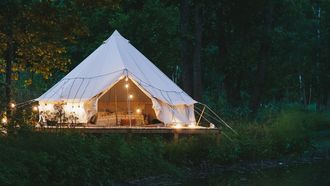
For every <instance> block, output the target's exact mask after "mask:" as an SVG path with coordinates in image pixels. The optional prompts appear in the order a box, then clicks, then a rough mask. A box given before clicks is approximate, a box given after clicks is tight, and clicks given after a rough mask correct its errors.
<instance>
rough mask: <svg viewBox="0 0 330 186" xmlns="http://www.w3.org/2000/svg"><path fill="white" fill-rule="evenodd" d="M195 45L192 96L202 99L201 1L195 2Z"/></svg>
mask: <svg viewBox="0 0 330 186" xmlns="http://www.w3.org/2000/svg"><path fill="white" fill-rule="evenodd" d="M194 16H195V46H194V61H193V62H194V63H193V84H194V85H193V90H194V92H193V93H194V94H193V95H194V98H195V99H196V100H199V101H201V100H202V92H203V85H202V61H201V59H202V56H201V55H202V38H203V5H202V3H201V2H197V3H196V4H195V10H194Z"/></svg>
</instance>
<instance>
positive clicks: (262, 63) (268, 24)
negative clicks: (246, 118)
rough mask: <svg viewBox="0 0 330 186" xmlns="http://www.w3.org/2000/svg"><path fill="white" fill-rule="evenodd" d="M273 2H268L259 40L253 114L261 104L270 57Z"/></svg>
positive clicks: (270, 0)
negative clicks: (262, 33) (261, 35)
mask: <svg viewBox="0 0 330 186" xmlns="http://www.w3.org/2000/svg"><path fill="white" fill-rule="evenodd" d="M273 7H274V5H273V0H268V4H267V7H266V11H265V23H264V24H265V32H264V36H263V38H262V40H261V46H260V50H259V53H260V60H259V63H258V65H257V74H256V80H255V84H254V87H253V95H252V102H251V108H252V111H253V113H256V111H257V110H258V108H259V106H260V103H261V97H262V93H261V91H262V88H263V86H264V80H265V74H266V65H267V62H268V61H269V57H270V49H271V38H270V34H271V29H272V22H273Z"/></svg>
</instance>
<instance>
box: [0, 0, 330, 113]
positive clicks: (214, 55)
mask: <svg viewBox="0 0 330 186" xmlns="http://www.w3.org/2000/svg"><path fill="white" fill-rule="evenodd" d="M115 29H117V30H118V31H119V32H120V33H121V34H122V35H123V36H124V37H126V38H128V39H129V40H130V42H131V43H132V44H133V45H134V46H135V47H136V48H137V49H138V50H140V51H141V52H142V53H143V54H144V55H145V56H146V57H148V58H149V59H150V60H151V61H152V62H153V63H154V64H156V66H158V67H159V68H160V69H161V70H162V71H164V72H165V74H167V75H168V76H169V77H170V78H171V79H173V80H174V81H175V82H176V83H178V84H179V85H180V86H181V87H182V88H183V89H184V90H185V91H186V92H187V93H188V94H190V95H191V96H193V97H194V98H195V99H196V100H198V101H201V102H204V103H206V104H209V105H210V106H211V107H213V108H214V109H215V110H217V111H218V112H220V113H222V114H225V115H226V116H227V117H231V116H232V117H247V116H249V117H250V116H253V117H254V116H257V115H256V114H257V113H258V112H257V111H260V110H263V109H265V108H276V107H278V106H280V105H283V104H302V105H305V106H306V107H309V108H311V109H315V110H323V109H326V108H329V106H330V86H329V85H330V73H329V71H330V63H329V58H330V1H328V0H254V1H244V0H206V1H194V0H176V1H171V0H146V1H139V0H72V1H63V0H48V1H43V0H1V1H0V77H1V78H0V85H1V92H2V96H1V98H0V99H1V107H0V108H1V109H2V111H4V110H5V108H6V105H7V106H8V105H9V102H11V101H13V100H15V101H16V102H21V101H26V100H29V99H33V98H37V97H38V96H40V95H41V94H42V93H43V92H44V91H46V90H47V89H48V88H50V87H51V86H52V85H53V84H54V83H56V82H57V81H58V80H60V79H61V78H62V77H63V76H64V75H65V74H66V73H67V72H68V71H69V70H71V69H73V68H74V67H75V66H76V65H77V64H79V63H80V62H81V61H82V60H83V59H84V58H85V57H87V56H88V55H89V54H90V53H91V52H92V51H93V50H95V49H96V47H98V46H99V45H100V44H101V43H102V42H103V41H104V40H106V39H107V38H108V37H109V36H110V35H111V34H112V32H113V31H114V30H115Z"/></svg>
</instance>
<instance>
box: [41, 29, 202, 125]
mask: <svg viewBox="0 0 330 186" xmlns="http://www.w3.org/2000/svg"><path fill="white" fill-rule="evenodd" d="M36 101H38V102H39V114H45V113H54V112H56V109H58V105H60V107H61V108H60V109H61V112H62V113H63V114H64V115H66V116H67V117H71V118H72V117H73V118H74V120H75V122H77V123H86V124H87V123H94V124H96V125H107V126H118V125H125V124H126V125H127V124H128V123H129V124H130V125H132V124H133V125H136V126H139V125H144V124H148V123H152V122H153V121H158V120H159V121H161V122H163V123H164V124H165V125H168V124H187V125H195V124H196V121H195V115H194V104H195V103H197V102H196V101H195V100H193V99H192V98H191V97H190V96H189V95H188V94H186V93H185V92H184V91H183V90H182V89H181V88H180V87H178V86H177V85H176V84H175V83H174V82H173V81H171V80H170V79H169V78H168V77H167V76H166V75H165V74H164V73H163V72H162V71H160V70H159V69H158V68H157V67H156V66H155V65H154V64H153V63H152V62H151V61H149V60H148V59H147V58H146V57H145V56H144V55H143V54H142V53H140V52H139V51H138V50H137V49H136V48H135V47H134V46H133V45H131V44H130V42H129V41H128V40H127V39H125V38H124V37H122V36H121V35H120V34H119V32H118V31H114V33H113V34H112V35H111V36H110V37H109V38H108V39H107V40H105V41H104V42H103V43H102V45H101V46H99V47H98V48H97V49H96V50H95V51H94V52H93V53H92V54H90V55H89V56H88V57H87V58H86V59H85V60H83V61H82V62H81V63H80V64H79V65H78V66H77V67H75V68H74V69H73V70H72V71H71V72H70V73H69V74H67V75H66V76H65V77H64V78H63V79H61V80H60V81H59V82H58V83H56V84H55V85H54V86H53V87H52V88H50V89H49V90H48V91H47V92H45V93H44V94H43V95H41V96H40V97H39V98H37V99H36Z"/></svg>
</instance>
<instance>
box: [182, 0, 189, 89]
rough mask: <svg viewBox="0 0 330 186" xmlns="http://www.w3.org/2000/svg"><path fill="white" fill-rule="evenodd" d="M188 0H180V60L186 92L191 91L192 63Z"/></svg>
mask: <svg viewBox="0 0 330 186" xmlns="http://www.w3.org/2000/svg"><path fill="white" fill-rule="evenodd" d="M188 30H189V0H181V1H180V34H181V60H182V68H183V69H182V84H183V89H184V90H185V91H186V93H187V94H190V95H191V93H192V78H191V72H192V64H191V62H190V59H189V56H190V54H189V34H188Z"/></svg>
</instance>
